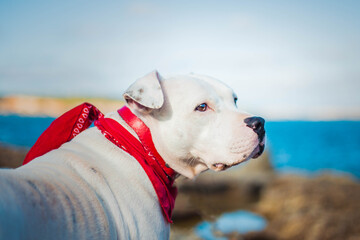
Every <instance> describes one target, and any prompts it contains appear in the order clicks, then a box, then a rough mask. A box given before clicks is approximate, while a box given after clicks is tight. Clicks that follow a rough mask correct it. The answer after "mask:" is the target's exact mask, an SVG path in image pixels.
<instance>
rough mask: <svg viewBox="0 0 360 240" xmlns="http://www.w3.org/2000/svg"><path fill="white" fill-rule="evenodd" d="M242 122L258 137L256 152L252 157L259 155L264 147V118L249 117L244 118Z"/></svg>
mask: <svg viewBox="0 0 360 240" xmlns="http://www.w3.org/2000/svg"><path fill="white" fill-rule="evenodd" d="M244 122H245V123H246V126H248V127H249V128H251V129H252V130H253V131H254V132H255V133H256V134H257V135H258V139H259V145H258V146H257V147H256V150H257V151H256V153H255V155H254V156H253V158H257V157H259V156H260V155H261V154H262V153H263V152H264V149H265V120H264V119H263V118H261V117H249V118H245V119H244Z"/></svg>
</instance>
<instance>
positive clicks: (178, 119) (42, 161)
mask: <svg viewBox="0 0 360 240" xmlns="http://www.w3.org/2000/svg"><path fill="white" fill-rule="evenodd" d="M124 98H125V100H126V102H127V107H128V108H129V109H130V110H131V112H132V114H134V115H136V116H137V117H138V118H139V119H141V120H142V122H143V123H145V125H146V126H147V127H148V128H149V129H150V130H151V136H152V141H153V144H154V145H155V147H156V150H157V152H158V154H159V155H160V156H161V157H162V158H163V159H164V160H165V162H166V168H168V169H165V168H164V166H162V168H163V169H165V170H164V172H162V173H161V174H164V173H165V175H167V172H166V171H167V170H169V171H174V172H176V173H177V174H181V175H184V176H185V177H188V178H193V177H194V176H196V175H198V174H199V173H201V172H203V171H205V170H207V169H212V170H215V171H221V170H224V169H226V168H228V167H231V166H234V165H237V164H239V163H241V162H244V161H246V160H248V159H250V158H254V157H257V156H259V155H260V154H261V153H262V151H263V149H264V135H265V131H264V120H263V119H262V118H259V117H251V116H250V115H249V114H247V113H244V112H241V111H240V110H239V109H238V108H237V106H236V100H237V98H236V95H235V94H234V93H233V91H232V90H231V89H230V88H229V87H227V86H226V85H224V84H223V83H221V82H219V81H217V80H215V79H212V78H209V77H205V76H198V75H189V76H175V77H169V78H167V79H164V78H163V77H161V76H160V75H159V74H158V73H157V72H156V71H154V72H152V73H150V74H148V75H146V76H144V77H143V78H140V79H138V80H137V81H136V82H135V83H134V84H133V85H131V86H130V87H129V89H128V90H127V91H126V92H125V94H124ZM105 117H106V119H109V118H110V119H113V120H115V121H116V122H117V123H120V124H121V125H122V126H123V127H124V128H125V129H127V131H128V132H129V133H130V134H131V135H132V136H135V138H136V139H139V138H140V140H141V137H139V136H138V135H137V134H136V131H134V130H133V128H132V127H130V126H129V124H128V123H127V122H126V121H125V120H124V119H123V118H122V117H121V116H120V115H119V114H118V113H117V112H113V113H110V114H108V115H106V116H105ZM112 122H114V121H112ZM114 124H115V123H114ZM104 135H105V136H106V137H105V136H104ZM109 139H111V137H109V135H108V132H107V131H106V130H104V131H102V130H101V128H99V127H92V128H89V129H87V130H85V131H83V132H81V133H80V134H79V135H77V136H76V137H75V138H73V139H72V140H71V141H69V142H67V143H64V144H63V145H61V147H59V148H58V149H56V150H53V151H50V152H48V153H46V154H44V155H42V156H40V157H38V158H36V159H35V160H33V161H31V162H30V163H28V164H26V165H24V166H22V167H20V168H18V169H13V170H0V239H168V238H169V226H170V224H169V222H171V221H169V219H167V218H166V216H165V215H166V214H164V208H163V207H162V206H161V205H160V204H159V199H160V198H161V197H159V194H158V192H156V191H155V190H154V188H156V187H155V185H154V182H152V181H150V180H149V179H151V177H149V174H147V172H146V171H144V169H145V168H146V166H145V168H144V167H143V165H142V164H139V162H138V161H137V160H136V159H135V158H134V157H133V156H132V155H131V154H129V153H128V152H126V151H124V150H123V149H122V148H121V147H119V144H118V145H117V142H116V141H114V140H113V141H110V140H109ZM138 143H139V142H138ZM155 152H156V151H155ZM150 155H151V154H150ZM155 155H156V154H155ZM155 157H156V156H155ZM155 157H154V158H153V159H155V160H156V158H155ZM161 157H159V158H161ZM149 165H151V166H152V164H149ZM145 170H146V169H145ZM160 172H161V170H160ZM173 177H174V175H172V176H169V179H170V180H169V181H170V182H171V183H172V180H173V179H171V178H173ZM154 181H155V180H154ZM156 181H157V180H156ZM161 181H163V180H161ZM164 181H165V182H166V180H164ZM160 191H161V189H160ZM165 201H166V199H165ZM170 208H171V206H170ZM170 212H171V211H170ZM170 214H171V213H170ZM167 217H171V216H167Z"/></svg>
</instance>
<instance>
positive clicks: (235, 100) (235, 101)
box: [234, 97, 238, 105]
mask: <svg viewBox="0 0 360 240" xmlns="http://www.w3.org/2000/svg"><path fill="white" fill-rule="evenodd" d="M237 100H238V99H237V97H234V103H235V105H236V103H237Z"/></svg>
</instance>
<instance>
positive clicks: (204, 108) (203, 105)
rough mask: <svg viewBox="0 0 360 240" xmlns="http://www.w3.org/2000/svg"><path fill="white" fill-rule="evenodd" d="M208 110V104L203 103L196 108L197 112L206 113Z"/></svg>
mask: <svg viewBox="0 0 360 240" xmlns="http://www.w3.org/2000/svg"><path fill="white" fill-rule="evenodd" d="M207 108H208V105H207V104H206V103H202V104H200V105H199V106H197V107H196V108H195V111H199V112H205V111H206V110H207Z"/></svg>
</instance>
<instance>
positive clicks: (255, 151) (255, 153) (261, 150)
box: [250, 139, 265, 158]
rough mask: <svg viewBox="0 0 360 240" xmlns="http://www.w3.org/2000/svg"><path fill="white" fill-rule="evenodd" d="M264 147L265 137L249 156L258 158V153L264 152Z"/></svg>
mask: <svg viewBox="0 0 360 240" xmlns="http://www.w3.org/2000/svg"><path fill="white" fill-rule="evenodd" d="M264 149H265V139H263V140H262V141H261V143H259V144H258V145H257V146H256V148H255V149H254V151H253V152H252V153H251V154H250V156H252V157H251V158H258V157H260V155H261V154H262V153H263V152H264Z"/></svg>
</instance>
